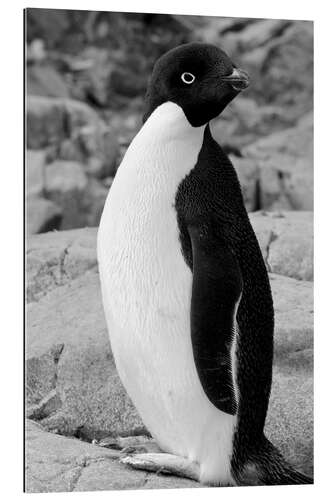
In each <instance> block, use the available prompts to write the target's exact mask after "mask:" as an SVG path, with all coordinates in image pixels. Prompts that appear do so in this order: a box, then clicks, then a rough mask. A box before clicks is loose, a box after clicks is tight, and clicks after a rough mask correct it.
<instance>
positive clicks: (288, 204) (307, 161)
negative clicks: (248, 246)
mask: <svg viewBox="0 0 333 500" xmlns="http://www.w3.org/2000/svg"><path fill="white" fill-rule="evenodd" d="M244 155H245V156H247V157H250V158H253V159H254V160H255V161H256V162H257V164H258V166H259V169H260V175H259V181H260V190H261V199H260V206H261V208H264V209H267V210H275V209H282V210H283V209H284V210H286V209H291V210H313V113H311V112H310V113H308V114H307V115H305V116H304V117H302V119H301V120H300V121H299V122H298V124H297V125H296V126H294V127H291V128H287V129H285V130H282V131H279V132H275V133H273V134H270V135H269V136H267V137H263V138H261V139H259V140H257V141H256V142H254V143H252V144H251V145H249V146H247V147H246V148H245V149H244Z"/></svg>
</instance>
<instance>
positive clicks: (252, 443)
mask: <svg viewBox="0 0 333 500" xmlns="http://www.w3.org/2000/svg"><path fill="white" fill-rule="evenodd" d="M247 85H248V76H247V74H246V73H245V72H243V71H241V70H239V69H237V68H235V66H234V65H233V63H232V62H231V60H230V59H229V58H228V56H227V55H226V54H225V53H224V52H223V51H221V50H220V49H218V48H216V47H214V46H212V45H208V44H199V43H192V44H186V45H183V46H180V47H177V48H176V49H173V50H172V51H170V52H168V53H167V54H165V55H164V56H163V57H162V58H161V59H160V60H159V61H158V62H157V64H156V65H155V67H154V71H153V74H152V78H151V81H150V85H149V88H148V92H147V97H146V112H145V116H144V125H143V127H142V128H141V130H140V131H139V133H138V134H137V136H136V137H135V138H134V140H133V141H132V143H131V145H130V146H129V148H128V150H127V152H126V155H125V157H124V159H123V161H122V164H121V165H120V167H119V169H118V171H117V175H116V177H115V180H114V182H113V184H112V187H111V189H110V193H109V195H108V198H107V201H106V204H105V208H104V212H103V215H102V219H101V224H100V228H99V233H98V259H99V268H100V276H101V285H102V294H103V303H104V310H105V315H106V319H107V324H108V329H109V334H110V340H111V346H112V350H113V354H114V357H115V361H116V365H117V368H118V372H119V375H120V377H121V379H122V381H123V384H124V386H125V388H126V389H127V391H128V393H129V395H130V397H131V399H132V400H133V402H134V404H135V406H136V407H137V409H138V411H139V413H140V415H141V417H142V419H143V421H144V423H145V425H146V426H147V428H148V429H149V431H150V432H151V434H152V436H153V437H154V438H155V440H156V441H157V443H158V445H159V446H160V448H161V449H162V450H163V451H164V452H167V453H168V454H172V455H176V456H179V457H184V458H185V459H187V460H188V461H189V462H190V463H191V464H194V465H195V467H196V468H197V471H198V474H197V476H198V479H199V480H200V481H202V482H203V483H206V484H249V483H251V482H256V483H259V484H292V483H303V482H304V483H306V482H311V480H309V479H308V478H306V477H305V476H303V475H302V474H300V473H298V472H296V471H294V470H293V469H292V468H291V467H290V466H289V465H288V464H287V463H286V462H285V461H284V460H283V458H282V456H281V455H280V454H279V452H278V451H277V450H276V449H275V448H274V447H273V445H271V443H269V441H268V440H267V439H266V438H265V436H264V424H265V418H266V413H267V407H268V401H269V394H270V388H271V379H272V360H273V329H274V313H273V303H272V297H271V291H270V285H269V280H268V276H267V272H266V269H265V265H264V262H263V259H262V256H261V252H260V248H259V245H258V243H257V240H256V237H255V235H254V232H253V230H252V227H251V225H250V222H249V219H248V216H247V213H246V210H245V207H244V203H243V199H242V194H241V189H240V185H239V182H238V179H237V175H236V173H235V170H234V168H233V166H232V164H231V162H230V161H229V159H228V157H227V156H226V155H225V153H224V152H223V150H222V149H221V148H220V146H219V145H218V144H217V143H216V142H215V141H214V139H213V138H212V135H211V132H210V128H209V122H210V120H211V119H213V118H214V117H216V116H217V115H219V114H220V113H221V112H222V111H223V109H224V108H225V107H226V106H227V105H228V103H229V102H230V101H231V100H232V99H233V98H234V97H236V96H237V94H238V93H239V92H240V91H241V90H242V89H243V88H246V86H247ZM168 456H170V455H168Z"/></svg>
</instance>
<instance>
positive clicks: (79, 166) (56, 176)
mask: <svg viewBox="0 0 333 500" xmlns="http://www.w3.org/2000/svg"><path fill="white" fill-rule="evenodd" d="M26 40H27V45H26V64H27V71H26V91H27V99H26V120H27V121H26V146H27V151H26V195H27V231H28V233H29V234H34V233H41V232H45V231H50V230H53V229H71V228H79V227H84V226H96V225H98V223H99V219H100V215H101V211H102V208H103V205H104V201H105V197H106V195H107V192H108V189H109V187H110V185H111V183H112V180H113V177H114V175H115V173H116V171H117V167H118V165H119V164H120V162H121V159H122V156H123V154H124V152H125V151H126V148H127V146H128V145H129V143H130V142H131V140H132V138H133V137H134V135H135V134H136V132H137V131H138V129H139V128H140V126H141V116H142V109H143V99H144V94H145V89H146V86H147V82H148V78H149V75H150V73H151V70H152V67H153V64H154V62H155V60H156V59H157V58H158V57H159V56H160V55H161V54H163V53H164V52H165V51H167V50H169V49H171V48H172V47H175V46H176V45H179V44H180V43H185V42H189V41H194V40H196V41H198V40H199V41H205V42H211V43H214V44H216V45H218V46H220V47H221V48H223V49H224V50H225V51H226V52H227V53H228V54H229V55H230V56H231V57H232V59H233V61H234V62H235V63H237V64H238V65H239V66H241V67H242V68H244V69H246V70H247V71H248V72H249V74H250V76H251V79H252V85H251V87H250V88H249V89H248V90H247V91H246V92H245V93H244V94H242V95H240V96H239V97H237V99H236V100H235V101H234V102H232V103H231V105H230V106H229V107H228V108H227V109H226V110H225V112H224V113H223V116H221V117H219V118H217V119H216V120H215V121H214V123H213V127H212V128H213V135H214V137H215V138H216V140H217V141H218V142H219V143H220V144H221V145H222V146H224V147H225V148H226V150H227V152H228V153H229V154H230V157H231V160H232V161H233V163H234V165H235V167H236V169H237V172H238V175H239V177H240V181H241V185H242V189H243V194H244V198H245V203H246V206H247V209H248V210H249V211H256V210H259V209H264V210H312V209H313V114H312V109H313V96H312V93H313V25H312V23H311V22H306V21H305V22H303V21H288V20H269V19H268V20H263V19H243V18H218V17H203V16H202V17H199V16H198V17H193V16H179V15H157V14H130V13H113V12H97V11H96V12H95V11H70V10H68V11H65V10H56V9H28V10H27V15H26Z"/></svg>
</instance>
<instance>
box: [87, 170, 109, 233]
mask: <svg viewBox="0 0 333 500" xmlns="http://www.w3.org/2000/svg"><path fill="white" fill-rule="evenodd" d="M106 179H108V181H107V182H108V183H109V185H105V181H106ZM106 179H103V184H102V183H101V182H100V181H98V180H97V179H93V178H91V179H90V181H89V185H88V189H87V194H86V199H85V200H84V201H85V205H86V207H87V208H86V225H87V226H91V227H96V226H98V225H99V222H100V219H101V215H102V212H103V208H104V204H105V200H106V197H107V195H108V192H109V189H110V184H111V183H112V180H113V179H111V181H110V178H106Z"/></svg>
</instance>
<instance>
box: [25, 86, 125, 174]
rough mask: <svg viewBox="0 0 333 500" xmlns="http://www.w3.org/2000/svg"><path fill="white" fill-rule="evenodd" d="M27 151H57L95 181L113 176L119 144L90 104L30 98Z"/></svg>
mask: <svg viewBox="0 0 333 500" xmlns="http://www.w3.org/2000/svg"><path fill="white" fill-rule="evenodd" d="M26 112H27V147H28V149H46V148H48V149H49V150H52V151H55V152H56V153H55V154H56V157H57V158H60V159H63V160H69V161H78V162H80V163H82V164H83V165H84V167H85V170H86V173H88V174H90V175H93V176H95V177H106V176H110V175H114V173H115V169H116V159H117V156H118V142H117V139H116V137H115V133H114V131H113V129H111V127H110V125H107V124H106V123H105V122H103V121H102V120H101V119H100V118H99V116H98V115H97V113H96V112H95V111H94V110H93V109H92V108H90V107H89V106H88V105H87V104H85V103H83V102H80V101H76V100H73V99H60V98H53V97H39V96H28V98H27V110H26Z"/></svg>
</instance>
